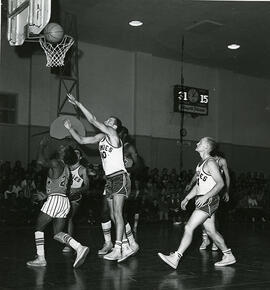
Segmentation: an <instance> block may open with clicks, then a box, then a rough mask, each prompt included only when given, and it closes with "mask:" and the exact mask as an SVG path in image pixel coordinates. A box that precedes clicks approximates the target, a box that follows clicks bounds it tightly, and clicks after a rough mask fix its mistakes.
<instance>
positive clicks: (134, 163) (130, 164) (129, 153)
mask: <svg viewBox="0 0 270 290" xmlns="http://www.w3.org/2000/svg"><path fill="white" fill-rule="evenodd" d="M118 135H119V137H120V138H121V140H122V142H123V153H124V164H125V167H126V170H127V171H128V172H129V173H130V171H132V173H133V172H134V171H133V169H134V168H137V167H138V163H139V162H138V154H137V150H136V148H135V146H134V145H132V144H131V143H130V142H128V139H127V135H128V130H127V128H126V127H124V126H121V129H120V131H119V134H118ZM111 220H114V219H111V213H110V208H109V205H108V202H107V198H106V190H104V192H103V201H102V211H101V227H102V231H103V235H104V244H103V247H102V248H101V249H100V250H99V251H98V254H99V255H106V254H107V253H108V252H109V251H110V250H111V249H112V247H113V244H112V240H111V226H112V222H111ZM136 221H137V222H138V219H137V220H136ZM125 232H126V237H127V239H128V242H129V245H130V247H131V249H132V250H133V252H134V254H135V253H136V252H137V251H138V250H139V245H138V244H137V243H136V241H135V238H134V235H133V233H132V229H131V226H130V224H129V222H126V223H125Z"/></svg>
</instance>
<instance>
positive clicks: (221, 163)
mask: <svg viewBox="0 0 270 290" xmlns="http://www.w3.org/2000/svg"><path fill="white" fill-rule="evenodd" d="M221 155H222V154H221V153H219V152H218V151H217V149H216V150H215V151H213V152H211V156H213V158H214V159H215V160H216V162H217V164H218V167H219V170H220V173H221V176H222V178H223V181H224V187H223V188H222V190H221V191H220V192H219V196H220V197H221V198H222V199H223V200H224V201H225V202H228V201H229V199H230V197H229V188H230V174H229V170H228V165H227V161H226V159H225V158H223V157H221ZM196 177H197V173H196V172H195V174H194V176H193V178H192V180H191V182H190V183H189V184H188V185H187V186H186V188H185V190H186V191H189V190H190V189H191V188H192V185H194V183H195V182H196ZM210 243H211V242H210V240H209V237H208V235H207V233H206V231H205V230H204V229H203V233H202V244H201V245H200V250H206V248H207V247H208V246H209V245H210ZM217 250H218V247H217V245H216V244H215V243H212V251H217Z"/></svg>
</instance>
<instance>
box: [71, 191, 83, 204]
mask: <svg viewBox="0 0 270 290" xmlns="http://www.w3.org/2000/svg"><path fill="white" fill-rule="evenodd" d="M68 198H69V201H70V202H77V203H80V201H81V200H82V194H81V193H74V194H71V195H70V196H69V197H68Z"/></svg>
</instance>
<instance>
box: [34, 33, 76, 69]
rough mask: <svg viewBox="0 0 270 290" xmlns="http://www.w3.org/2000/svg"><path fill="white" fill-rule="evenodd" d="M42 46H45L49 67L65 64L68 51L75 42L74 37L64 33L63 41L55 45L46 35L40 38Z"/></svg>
mask: <svg viewBox="0 0 270 290" xmlns="http://www.w3.org/2000/svg"><path fill="white" fill-rule="evenodd" d="M39 43H40V46H41V47H42V48H43V50H44V52H45V54H46V58H47V64H46V66H47V67H56V66H63V65H64V59H65V56H66V53H67V51H68V50H69V49H70V47H71V46H72V44H73V43H74V39H73V38H72V37H71V36H69V35H64V37H63V39H62V40H61V42H59V43H57V44H56V45H53V44H52V43H50V42H48V41H47V40H46V39H45V37H41V38H40V39H39Z"/></svg>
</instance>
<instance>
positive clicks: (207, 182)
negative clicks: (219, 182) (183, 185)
mask: <svg viewBox="0 0 270 290" xmlns="http://www.w3.org/2000/svg"><path fill="white" fill-rule="evenodd" d="M210 158H212V157H209V158H206V159H205V160H204V161H203V162H202V164H200V165H199V164H198V165H197V168H196V172H197V196H196V200H197V199H198V198H199V197H201V196H203V195H205V194H207V193H208V192H209V191H210V190H211V189H212V188H213V187H214V186H215V185H216V182H215V180H214V178H213V177H212V176H211V175H209V174H207V173H206V172H205V171H204V170H203V167H204V165H205V163H206V162H207V161H208V160H209V159H210ZM218 206H219V195H218V194H216V195H214V196H212V197H210V198H209V199H208V200H207V201H206V203H205V204H204V205H202V206H201V207H197V208H196V209H199V210H202V211H204V212H206V213H207V214H208V215H209V216H211V215H212V214H213V213H214V212H215V211H216V210H217V209H218Z"/></svg>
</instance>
